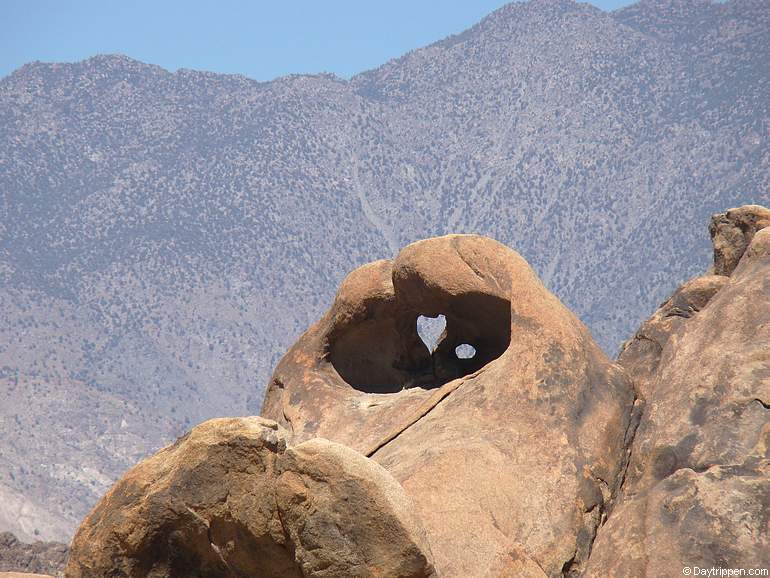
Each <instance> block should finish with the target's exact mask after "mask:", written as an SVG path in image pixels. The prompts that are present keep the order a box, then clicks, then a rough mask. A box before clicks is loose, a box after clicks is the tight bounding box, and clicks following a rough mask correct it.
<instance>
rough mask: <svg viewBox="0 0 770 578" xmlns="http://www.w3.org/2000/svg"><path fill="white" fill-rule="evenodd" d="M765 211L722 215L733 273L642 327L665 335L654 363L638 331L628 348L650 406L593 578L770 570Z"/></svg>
mask: <svg viewBox="0 0 770 578" xmlns="http://www.w3.org/2000/svg"><path fill="white" fill-rule="evenodd" d="M763 215H770V212H768V210H767V209H764V208H762V207H756V206H748V207H741V208H738V209H731V210H730V211H728V212H727V213H724V214H722V215H716V216H715V217H714V220H713V221H712V227H711V231H712V236H713V237H714V247H715V251H714V253H715V268H714V269H715V271H717V272H719V273H730V277H729V278H728V277H723V279H724V281H723V282H722V283H721V284H720V282H718V281H717V280H716V279H714V277H713V276H704V277H700V278H697V279H695V280H693V281H691V282H689V283H687V284H685V285H684V286H683V287H682V288H681V289H680V290H679V291H677V293H676V294H675V295H674V296H673V297H672V298H671V299H670V300H669V301H667V302H666V304H664V306H663V307H662V308H661V309H660V310H659V311H658V312H656V313H655V315H653V317H652V318H651V319H650V321H648V322H647V323H645V325H644V326H643V328H642V330H641V331H642V332H643V333H645V334H649V333H650V332H651V331H653V330H657V331H659V334H664V335H665V338H664V339H663V340H660V339H658V342H659V343H660V346H661V347H660V351H659V353H658V354H657V358H656V363H655V365H656V367H655V368H652V366H651V365H650V364H649V359H650V358H651V355H650V353H649V352H648V351H643V350H642V348H641V346H640V345H639V343H638V341H639V340H638V339H637V340H636V344H635V343H634V342H632V343H631V345H630V346H629V347H627V348H626V349H625V351H624V352H623V353H622V354H621V356H620V362H621V363H622V364H623V365H625V366H626V367H627V368H628V370H629V371H630V372H631V374H632V375H633V376H634V377H635V378H636V379H637V381H638V382H639V383H641V384H643V387H642V390H643V393H644V395H645V397H646V398H647V404H646V409H645V412H644V416H643V418H642V421H641V424H640V426H639V428H638V431H637V435H636V438H635V440H634V444H633V451H632V459H631V463H630V465H629V468H628V475H627V478H626V481H625V484H624V486H623V489H622V498H621V499H620V501H619V504H618V506H617V507H616V508H615V509H614V510H613V512H612V514H611V515H610V516H609V518H608V520H607V523H606V524H605V525H604V526H603V527H602V528H600V529H599V531H598V535H597V539H596V542H595V544H594V548H593V551H592V554H591V557H590V561H589V564H588V571H587V573H586V575H587V576H597V577H598V576H608V575H611V576H649V577H653V576H664V575H669V574H670V573H672V572H674V573H678V572H680V571H681V569H682V568H684V567H685V566H689V567H694V566H698V567H701V568H711V567H714V566H717V567H724V568H755V567H765V568H766V567H768V566H770V251H768V246H770V243H768V239H770V234H768V229H764V230H760V231H759V232H758V233H755V231H756V230H759V229H760V225H761V222H762V221H761V219H760V218H759V217H758V216H763ZM763 218H764V217H763ZM714 223H717V226H716V234H714V231H715V226H714ZM738 232H740V234H738ZM747 236H748V237H750V239H749V241H746V237H747ZM720 285H721V288H720ZM680 300H683V302H685V303H688V304H691V305H692V307H691V309H692V311H691V314H690V315H687V316H685V317H680V320H678V321H677V322H676V326H673V325H672V324H671V323H670V322H668V321H666V319H667V315H669V313H670V312H671V311H673V310H674V309H675V306H674V305H673V303H675V302H677V301H680ZM706 301H707V303H706ZM685 309H687V308H685ZM698 310H699V311H698ZM637 337H638V336H637Z"/></svg>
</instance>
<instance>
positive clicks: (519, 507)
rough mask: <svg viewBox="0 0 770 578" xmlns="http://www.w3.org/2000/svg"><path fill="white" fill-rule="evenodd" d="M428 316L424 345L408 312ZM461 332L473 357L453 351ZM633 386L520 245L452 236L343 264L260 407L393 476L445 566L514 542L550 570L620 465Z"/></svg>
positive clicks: (572, 565)
mask: <svg viewBox="0 0 770 578" xmlns="http://www.w3.org/2000/svg"><path fill="white" fill-rule="evenodd" d="M438 314H443V315H445V316H446V329H445V332H444V335H443V339H442V340H441V341H440V343H439V344H438V346H437V348H436V350H435V351H434V352H433V353H432V354H431V352H429V351H428V350H427V348H426V347H425V345H424V344H423V343H422V342H421V340H420V338H419V336H418V334H417V330H416V319H417V317H418V316H419V315H426V316H431V317H433V316H436V315H438ZM461 344H470V345H472V346H473V347H474V348H475V350H476V355H475V356H474V357H472V358H471V359H460V358H458V356H457V355H456V354H455V348H456V347H457V346H459V345H461ZM634 398H635V396H634V393H633V390H632V388H631V386H630V385H629V381H628V379H627V377H626V375H625V373H624V372H623V371H622V370H621V369H619V368H618V367H617V366H615V365H613V364H612V363H610V362H609V361H608V360H607V359H606V358H605V356H604V355H603V353H602V352H601V351H600V350H599V348H598V347H597V346H596V345H595V343H594V342H593V340H592V339H591V336H590V334H589V333H588V331H587V330H586V328H585V327H584V326H583V325H582V324H581V323H580V322H579V321H578V320H577V319H576V318H575V316H574V315H573V314H572V313H570V312H569V310H567V309H566V308H565V307H564V306H563V305H562V304H561V303H560V302H559V301H558V299H556V298H555V297H554V296H553V295H552V294H551V293H549V292H548V291H547V290H546V289H545V287H544V286H543V285H542V284H541V283H540V281H539V280H538V279H537V277H536V275H535V274H534V273H533V271H532V270H531V269H530V267H529V266H528V265H527V263H526V262H525V261H524V260H523V259H522V258H521V257H520V256H519V255H518V254H516V253H515V252H514V251H512V250H511V249H509V248H507V247H505V246H503V245H501V244H499V243H497V242H495V241H493V240H491V239H487V238H483V237H479V236H473V235H451V236H447V237H441V238H437V239H429V240H426V241H421V242H418V243H414V244H412V245H410V246H408V247H406V248H405V249H404V250H403V251H401V253H400V254H399V255H398V256H397V257H396V259H395V260H394V261H393V262H389V261H378V262H375V263H372V264H370V265H366V266H364V267H361V268H359V269H357V270H356V271H353V272H352V273H351V274H350V275H349V276H348V278H347V279H346V280H345V281H344V282H343V283H342V285H341V287H340V290H339V292H338V294H337V297H336V299H335V302H334V304H333V305H332V307H331V309H330V310H329V311H328V312H327V313H326V314H325V315H324V316H323V317H322V318H321V319H320V320H319V321H318V322H317V323H316V324H315V325H313V326H312V327H311V328H310V329H309V330H308V331H307V332H306V333H305V334H304V335H303V336H302V337H301V338H300V340H299V341H298V342H297V343H296V344H295V345H294V346H293V347H292V348H291V349H290V350H289V352H288V353H287V354H286V356H285V357H284V358H283V359H282V360H281V362H280V363H279V365H278V367H277V368H276V371H275V373H274V376H273V378H272V380H271V383H270V385H269V388H268V392H267V394H266V398H265V404H264V408H263V414H264V415H265V416H267V417H269V418H271V419H275V420H277V421H278V422H280V423H281V424H282V425H283V426H285V427H286V428H288V429H290V430H291V431H292V432H293V434H294V436H295V437H296V438H297V439H298V440H303V439H310V438H313V437H317V436H318V437H324V438H328V439H331V440H333V441H336V442H339V443H341V444H344V445H347V446H350V447H352V448H355V449H356V450H358V451H360V452H361V453H363V454H364V455H367V456H371V457H372V458H373V459H374V460H376V461H377V462H379V463H380V464H382V465H383V466H384V467H385V468H386V469H387V470H388V471H389V472H390V473H391V474H393V476H394V477H395V478H396V480H398V481H399V482H400V483H401V485H402V486H403V488H404V489H405V490H406V493H407V494H408V495H409V496H410V497H411V498H412V500H413V502H414V504H415V508H416V513H417V516H418V517H419V518H420V520H421V521H422V523H423V524H424V526H425V528H426V530H427V532H428V539H429V541H430V543H431V548H432V550H433V553H434V555H435V560H436V568H437V571H438V572H439V574H440V575H443V576H463V577H472V576H482V575H488V574H487V571H493V570H491V569H492V568H503V567H504V566H505V564H506V563H507V562H506V555H508V554H509V553H510V552H512V551H516V552H519V553H520V554H521V555H520V556H518V558H517V560H527V565H528V566H527V567H528V568H530V569H531V568H537V569H539V570H540V571H541V572H543V573H544V574H545V575H548V576H553V575H561V573H562V571H564V572H566V573H570V572H571V573H576V572H578V571H579V570H580V569H581V568H582V565H583V564H584V562H585V560H586V558H587V555H588V551H589V548H590V545H591V542H592V539H593V535H594V531H595V528H596V526H597V524H598V523H599V521H600V520H601V519H602V516H603V515H604V511H605V508H606V507H607V504H608V502H609V501H610V499H611V496H612V493H613V491H614V489H615V488H616V486H617V484H618V483H619V480H620V478H621V474H622V472H623V470H624V466H625V460H626V456H627V448H626V444H627V442H628V441H629V440H630V437H631V433H632V432H633V429H634V426H635V423H634V416H633V415H632V408H633V407H634ZM511 544H514V545H516V546H515V548H513V549H512V546H511ZM508 562H510V564H514V566H512V567H513V568H518V567H520V566H515V564H516V563H517V561H516V560H511V558H510V556H508Z"/></svg>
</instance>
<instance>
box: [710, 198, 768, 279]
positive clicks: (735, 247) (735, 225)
mask: <svg viewBox="0 0 770 578" xmlns="http://www.w3.org/2000/svg"><path fill="white" fill-rule="evenodd" d="M768 226H770V209H767V208H765V207H761V206H759V205H744V206H743V207H738V208H735V209H730V210H729V211H726V212H724V213H718V214H716V215H714V216H713V217H712V218H711V224H710V225H709V233H710V234H711V242H712V243H713V245H714V272H715V273H716V274H717V275H730V274H731V273H732V272H733V270H734V269H735V267H736V266H737V265H738V261H740V259H741V256H743V254H744V252H745V251H746V248H747V247H748V246H749V244H751V240H752V239H753V238H754V234H755V233H756V232H757V231H759V230H761V229H764V228H765V227H768Z"/></svg>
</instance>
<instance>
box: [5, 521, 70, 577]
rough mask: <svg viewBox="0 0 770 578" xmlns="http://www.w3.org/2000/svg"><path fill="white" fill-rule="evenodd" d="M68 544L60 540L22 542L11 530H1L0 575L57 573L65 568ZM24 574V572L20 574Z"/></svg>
mask: <svg viewBox="0 0 770 578" xmlns="http://www.w3.org/2000/svg"><path fill="white" fill-rule="evenodd" d="M66 559H67V546H66V544H62V543H60V542H33V543H31V544H27V543H24V542H21V541H20V540H19V539H18V538H16V536H14V535H13V534H12V533H11V532H0V577H3V576H4V575H5V573H4V572H3V571H5V570H12V571H14V572H16V573H19V572H27V573H31V574H35V573H38V574H42V573H45V574H56V573H58V572H60V571H61V570H63V569H64V562H65V560H66ZM19 575H22V574H19Z"/></svg>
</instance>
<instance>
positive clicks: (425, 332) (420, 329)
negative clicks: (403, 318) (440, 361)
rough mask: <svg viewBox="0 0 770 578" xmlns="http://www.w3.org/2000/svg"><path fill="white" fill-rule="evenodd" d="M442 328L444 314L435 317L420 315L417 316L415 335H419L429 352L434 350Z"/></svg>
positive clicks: (442, 331) (444, 327)
mask: <svg viewBox="0 0 770 578" xmlns="http://www.w3.org/2000/svg"><path fill="white" fill-rule="evenodd" d="M444 329H446V317H445V316H444V315H437V316H436V317H426V316H425V315H420V316H419V317H418V318H417V335H419V336H420V339H422V342H423V343H424V344H425V347H427V348H428V351H429V352H430V353H433V352H434V351H435V350H436V346H437V345H438V340H439V339H440V338H441V334H442V333H444Z"/></svg>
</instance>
